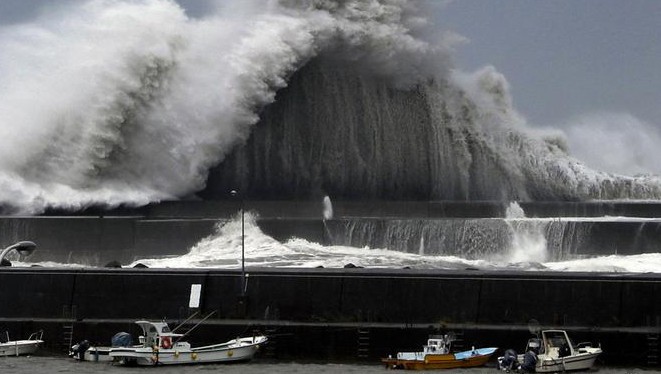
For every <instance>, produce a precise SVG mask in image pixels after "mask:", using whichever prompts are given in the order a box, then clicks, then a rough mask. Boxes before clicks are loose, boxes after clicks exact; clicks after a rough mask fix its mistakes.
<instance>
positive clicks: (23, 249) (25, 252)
mask: <svg viewBox="0 0 661 374" xmlns="http://www.w3.org/2000/svg"><path fill="white" fill-rule="evenodd" d="M12 247H14V249H15V250H16V251H17V252H18V253H19V254H20V255H21V256H29V255H31V254H32V252H34V250H35V249H36V248H37V245H36V244H34V242H31V241H29V240H25V241H21V242H18V243H16V244H14V245H12Z"/></svg>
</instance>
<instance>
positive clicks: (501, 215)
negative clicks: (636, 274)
mask: <svg viewBox="0 0 661 374" xmlns="http://www.w3.org/2000/svg"><path fill="white" fill-rule="evenodd" d="M242 204H243V207H244V208H245V210H246V211H249V212H254V213H255V215H256V216H257V218H256V223H257V225H258V226H259V227H260V229H261V230H262V231H263V232H264V234H266V235H268V236H270V237H272V238H274V239H276V240H279V241H286V240H287V239H289V238H292V237H297V238H303V239H307V240H309V241H311V242H315V243H320V244H324V245H350V246H353V247H358V248H362V247H370V248H388V249H391V250H395V251H401V252H410V253H424V254H428V255H458V256H461V257H463V258H472V259H477V258H483V257H488V256H492V255H498V254H499V253H502V251H503V250H504V249H505V248H507V247H508V246H509V245H510V243H511V242H512V240H513V238H515V237H516V236H517V235H527V236H531V235H532V236H535V237H537V238H541V239H543V240H545V241H546V247H547V248H548V252H549V259H552V260H563V259H567V258H570V257H572V256H573V257H576V256H579V257H580V256H604V255H610V254H626V255H630V254H640V253H658V252H661V248H660V246H659V243H661V220H658V219H656V217H659V216H661V204H657V203H636V202H620V203H615V202H593V203H590V202H581V203H579V202H577V203H552V202H547V203H544V202H542V203H520V207H521V209H522V210H523V211H524V212H525V215H526V217H530V218H532V219H531V220H523V221H522V220H516V219H506V218H505V217H506V210H507V208H508V203H504V202H351V201H339V202H334V203H333V210H334V214H333V217H332V218H331V219H324V218H322V210H323V207H322V204H321V203H319V202H310V201H307V202H305V201H304V202H300V201H299V202H287V201H246V202H243V203H241V202H240V201H204V202H202V201H199V202H165V203H160V204H154V205H148V206H145V207H141V208H117V209H114V210H104V209H88V210H87V211H84V212H77V213H75V214H67V213H66V212H60V211H50V212H47V213H46V214H44V215H41V216H30V217H17V216H3V217H0V245H3V246H7V245H10V244H12V243H14V242H16V241H19V240H32V241H34V242H36V243H37V244H38V246H39V250H38V251H36V252H35V253H34V254H33V255H32V257H31V258H30V260H31V261H33V262H43V261H52V262H57V263H75V264H82V265H85V266H104V265H106V264H108V263H109V262H114V261H116V262H119V263H121V264H125V265H126V264H129V263H131V262H133V261H135V260H137V259H141V258H147V257H159V256H160V257H168V256H179V255H182V254H185V253H186V252H188V250H189V249H190V248H191V247H193V246H194V245H195V244H196V243H198V242H199V241H200V240H202V239H203V238H205V237H208V236H210V235H212V234H213V233H214V230H215V225H216V224H218V223H222V222H227V221H228V220H231V219H232V218H233V217H234V218H235V219H236V215H237V213H238V212H239V211H240V209H241V207H242ZM605 217H619V218H617V219H613V218H608V219H605Z"/></svg>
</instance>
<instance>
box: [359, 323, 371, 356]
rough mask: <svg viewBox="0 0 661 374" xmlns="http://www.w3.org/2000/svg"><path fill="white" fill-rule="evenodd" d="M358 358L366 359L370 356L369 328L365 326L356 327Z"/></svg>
mask: <svg viewBox="0 0 661 374" xmlns="http://www.w3.org/2000/svg"><path fill="white" fill-rule="evenodd" d="M356 355H357V356H358V358H362V359H367V358H369V356H370V330H369V329H368V328H365V327H359V328H358V350H357V354H356Z"/></svg>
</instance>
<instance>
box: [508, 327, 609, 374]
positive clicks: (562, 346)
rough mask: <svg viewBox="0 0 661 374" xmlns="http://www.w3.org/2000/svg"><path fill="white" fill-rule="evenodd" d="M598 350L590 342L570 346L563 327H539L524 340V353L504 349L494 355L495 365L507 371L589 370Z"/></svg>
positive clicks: (569, 340) (550, 371)
mask: <svg viewBox="0 0 661 374" xmlns="http://www.w3.org/2000/svg"><path fill="white" fill-rule="evenodd" d="M540 336H541V337H540ZM601 353H602V350H601V348H600V347H592V343H579V344H576V345H574V344H573V343H572V341H571V339H570V338H569V335H567V332H566V331H565V330H543V331H542V332H541V335H539V334H536V336H535V337H534V338H531V339H529V340H528V343H527V344H526V349H525V353H524V354H519V355H516V352H514V351H513V350H507V351H506V352H505V356H502V357H498V367H499V368H500V369H501V370H505V371H508V372H509V371H513V372H533V371H534V372H537V373H555V372H565V371H576V370H589V369H591V368H592V367H593V366H594V363H595V361H596V360H597V357H598V356H599V355H600V354H601Z"/></svg>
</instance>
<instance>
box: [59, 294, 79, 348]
mask: <svg viewBox="0 0 661 374" xmlns="http://www.w3.org/2000/svg"><path fill="white" fill-rule="evenodd" d="M75 320H76V306H75V305H72V306H71V308H69V306H68V305H64V306H63V307H62V321H63V322H62V346H63V348H64V350H65V352H69V349H71V346H72V345H73V322H74V321H75Z"/></svg>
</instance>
